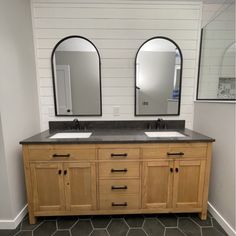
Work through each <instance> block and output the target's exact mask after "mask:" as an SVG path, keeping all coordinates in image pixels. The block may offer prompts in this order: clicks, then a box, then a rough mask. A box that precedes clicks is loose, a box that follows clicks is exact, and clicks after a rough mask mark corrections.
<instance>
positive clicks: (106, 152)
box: [98, 148, 140, 160]
mask: <svg viewBox="0 0 236 236" xmlns="http://www.w3.org/2000/svg"><path fill="white" fill-rule="evenodd" d="M139 156H140V151H139V149H138V148H136V149H135V148H125V149H123V148H109V149H99V151H98V158H99V159H100V160H122V159H139Z"/></svg>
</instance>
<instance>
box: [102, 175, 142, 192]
mask: <svg viewBox="0 0 236 236" xmlns="http://www.w3.org/2000/svg"><path fill="white" fill-rule="evenodd" d="M139 185H140V182H139V180H136V179H123V180H117V179H114V180H105V179H104V180H99V192H100V194H109V195H110V194H119V193H125V194H137V193H139Z"/></svg>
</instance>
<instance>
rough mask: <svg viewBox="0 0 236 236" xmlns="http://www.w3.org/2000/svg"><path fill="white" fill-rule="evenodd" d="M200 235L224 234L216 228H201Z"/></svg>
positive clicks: (220, 235)
mask: <svg viewBox="0 0 236 236" xmlns="http://www.w3.org/2000/svg"><path fill="white" fill-rule="evenodd" d="M202 236H224V234H223V233H221V232H220V231H218V230H217V229H216V228H213V227H209V228H202Z"/></svg>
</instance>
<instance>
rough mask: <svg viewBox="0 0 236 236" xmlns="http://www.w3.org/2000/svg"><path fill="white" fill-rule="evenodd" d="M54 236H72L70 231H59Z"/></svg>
mask: <svg viewBox="0 0 236 236" xmlns="http://www.w3.org/2000/svg"><path fill="white" fill-rule="evenodd" d="M53 236H70V232H69V230H60V231H57V232H56V233H55V234H53Z"/></svg>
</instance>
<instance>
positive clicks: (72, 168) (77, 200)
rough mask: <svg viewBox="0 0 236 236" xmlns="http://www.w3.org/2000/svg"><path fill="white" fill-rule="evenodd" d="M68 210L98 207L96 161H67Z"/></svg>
mask: <svg viewBox="0 0 236 236" xmlns="http://www.w3.org/2000/svg"><path fill="white" fill-rule="evenodd" d="M63 174H64V177H65V193H66V210H69V211H76V210H93V209H96V174H95V163H65V164H64V172H63Z"/></svg>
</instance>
